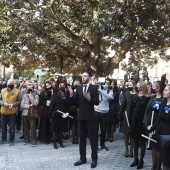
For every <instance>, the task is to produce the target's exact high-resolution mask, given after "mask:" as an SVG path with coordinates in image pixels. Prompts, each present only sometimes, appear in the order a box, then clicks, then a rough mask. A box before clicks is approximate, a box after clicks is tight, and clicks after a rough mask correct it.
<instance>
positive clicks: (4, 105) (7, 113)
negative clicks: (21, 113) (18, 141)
mask: <svg viewBox="0 0 170 170" xmlns="http://www.w3.org/2000/svg"><path fill="white" fill-rule="evenodd" d="M14 84H15V81H14V80H12V79H9V80H8V82H7V88H4V89H2V91H1V100H0V105H1V121H2V141H1V144H4V143H6V142H7V124H9V126H10V131H9V134H10V139H9V141H10V143H9V145H10V146H12V145H14V139H15V118H16V113H17V111H18V106H19V105H20V103H21V94H20V92H19V90H18V89H17V88H15V87H14Z"/></svg>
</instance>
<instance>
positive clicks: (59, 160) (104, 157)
mask: <svg viewBox="0 0 170 170" xmlns="http://www.w3.org/2000/svg"><path fill="white" fill-rule="evenodd" d="M19 136H20V134H18V133H17V134H16V140H15V145H14V146H12V147H10V146H9V145H8V144H4V145H2V146H0V170H5V169H6V170H11V169H12V170H28V169H29V170H34V169H35V170H53V169H55V170H80V169H81V170H86V169H87V170H89V169H91V168H90V164H91V148H90V145H89V139H87V163H86V164H83V165H81V166H79V167H75V166H74V163H75V162H76V161H78V160H79V158H80V156H79V147H78V145H73V144H72V143H71V138H70V139H68V140H65V141H64V145H65V148H58V149H54V148H53V145H52V143H51V144H48V145H47V144H42V143H40V142H38V143H37V145H36V147H31V145H30V144H27V145H23V140H21V139H19ZM114 136H115V138H114V142H112V143H110V142H106V146H108V148H109V151H104V150H99V151H98V157H99V159H98V166H97V168H95V170H133V169H136V167H135V168H130V164H131V163H132V162H133V158H125V157H124V142H123V139H122V138H123V135H122V134H120V133H119V132H116V133H115V135H114ZM151 160H152V159H151V151H148V150H147V151H146V155H145V158H144V162H145V163H144V168H143V170H150V169H151Z"/></svg>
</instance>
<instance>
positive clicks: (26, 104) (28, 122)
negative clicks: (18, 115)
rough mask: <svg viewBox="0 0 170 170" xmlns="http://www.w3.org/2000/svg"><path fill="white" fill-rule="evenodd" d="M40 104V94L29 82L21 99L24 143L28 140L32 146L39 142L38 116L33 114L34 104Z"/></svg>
mask: <svg viewBox="0 0 170 170" xmlns="http://www.w3.org/2000/svg"><path fill="white" fill-rule="evenodd" d="M38 104H39V96H38V95H37V94H36V92H35V91H34V85H33V84H28V85H27V92H26V93H25V94H24V95H23V97H22V101H21V108H22V116H23V125H24V145H26V144H27V143H28V142H31V143H32V146H35V145H36V143H37V135H36V129H37V128H36V118H35V117H34V116H33V106H37V105H38ZM31 115H32V116H31ZM30 131H31V135H30Z"/></svg>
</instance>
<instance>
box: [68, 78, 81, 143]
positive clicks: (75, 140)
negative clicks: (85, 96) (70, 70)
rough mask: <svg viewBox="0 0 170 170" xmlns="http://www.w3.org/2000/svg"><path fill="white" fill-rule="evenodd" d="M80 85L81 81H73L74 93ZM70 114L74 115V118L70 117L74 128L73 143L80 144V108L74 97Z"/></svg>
mask: <svg viewBox="0 0 170 170" xmlns="http://www.w3.org/2000/svg"><path fill="white" fill-rule="evenodd" d="M78 86H80V81H79V80H75V81H74V82H73V89H74V92H73V93H74V94H75V92H76V89H77V87H78ZM70 106H71V107H70V115H71V116H72V117H73V119H70V126H71V130H72V144H78V143H79V141H78V137H79V131H78V120H77V110H78V103H77V101H75V99H74V98H72V99H71V100H70Z"/></svg>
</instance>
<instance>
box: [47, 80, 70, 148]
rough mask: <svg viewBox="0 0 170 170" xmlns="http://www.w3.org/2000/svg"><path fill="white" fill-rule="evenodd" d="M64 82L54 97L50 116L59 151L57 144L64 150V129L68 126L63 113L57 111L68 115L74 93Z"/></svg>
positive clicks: (55, 143)
mask: <svg viewBox="0 0 170 170" xmlns="http://www.w3.org/2000/svg"><path fill="white" fill-rule="evenodd" d="M67 89H68V91H67V90H66V86H65V84H64V83H63V82H59V83H58V87H57V88H56V91H55V93H54V95H53V97H52V101H51V105H50V109H49V114H50V115H51V130H52V132H53V144H54V148H55V149H57V148H58V146H57V142H58V143H59V145H60V146H61V147H62V148H64V145H63V141H62V138H63V129H64V127H65V126H67V125H66V124H67V121H65V119H66V118H64V117H63V115H62V113H60V112H58V111H57V110H59V111H61V112H63V113H67V112H68V111H69V100H70V96H72V95H73V94H72V93H73V92H72V89H71V87H70V86H68V87H67Z"/></svg>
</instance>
